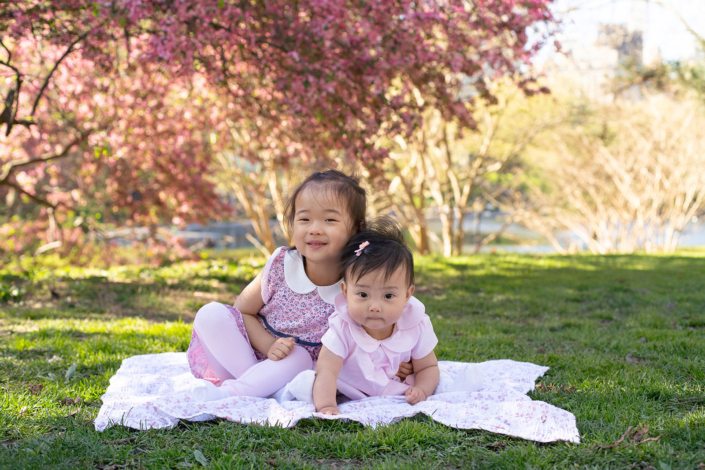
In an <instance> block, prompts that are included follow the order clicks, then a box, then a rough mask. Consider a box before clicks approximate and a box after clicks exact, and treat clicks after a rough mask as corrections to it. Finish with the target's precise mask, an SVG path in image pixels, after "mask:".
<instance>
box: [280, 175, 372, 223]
mask: <svg viewBox="0 0 705 470" xmlns="http://www.w3.org/2000/svg"><path fill="white" fill-rule="evenodd" d="M311 185H316V186H320V187H321V189H326V190H329V191H333V193H334V194H335V195H336V197H338V198H340V200H341V201H343V202H344V203H345V205H346V207H347V209H348V214H349V215H350V218H351V219H352V222H353V227H354V228H355V229H356V231H360V230H362V229H363V228H365V213H366V212H367V195H366V193H365V190H364V189H363V188H362V187H361V186H360V178H359V177H358V176H357V175H355V174H352V175H346V174H345V173H343V172H342V171H338V170H327V171H317V172H316V173H312V174H310V175H309V176H308V178H306V179H305V180H303V182H302V183H301V184H300V185H298V186H297V187H296V189H295V190H294V192H293V193H291V194H290V195H289V199H288V200H287V201H286V205H285V207H284V218H285V219H286V223H287V226H288V227H289V233H292V232H293V228H294V217H295V215H296V198H297V196H298V195H299V194H301V192H302V191H303V190H304V189H306V188H308V187H309V186H311Z"/></svg>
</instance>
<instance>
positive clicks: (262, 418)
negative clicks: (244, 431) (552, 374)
mask: <svg viewBox="0 0 705 470" xmlns="http://www.w3.org/2000/svg"><path fill="white" fill-rule="evenodd" d="M439 366H440V368H441V371H444V372H446V373H447V374H450V376H451V377H453V376H455V375H456V374H458V373H459V372H461V371H462V370H463V368H464V367H466V366H467V364H465V363H462V362H449V361H440V363H439ZM478 366H479V367H481V368H482V372H483V373H484V379H485V388H484V389H483V390H482V391H479V392H456V393H441V394H438V395H433V396H431V397H430V398H429V399H428V400H426V401H423V402H421V403H419V404H417V405H414V406H411V405H409V404H407V403H406V402H405V401H404V399H405V398H404V397H402V396H400V397H396V396H395V397H374V398H366V399H364V400H355V401H350V402H347V403H343V404H341V405H340V406H339V409H340V411H341V412H342V414H341V415H337V416H328V415H321V414H319V413H316V412H315V408H314V406H313V405H311V404H308V403H303V402H299V401H284V402H282V403H277V401H276V400H274V399H272V398H254V397H232V398H227V399H224V400H218V401H211V402H197V401H195V400H193V399H192V398H191V395H190V389H191V386H192V384H193V383H194V381H195V380H196V379H195V378H194V376H193V375H191V373H190V371H189V367H188V363H187V361H186V353H164V354H149V355H144V356H134V357H130V358H128V359H125V360H124V361H122V366H120V369H119V370H118V371H117V373H116V374H115V375H114V376H113V377H112V378H111V379H110V386H109V387H108V390H107V391H106V392H105V395H103V397H102V399H103V406H102V407H101V408H100V412H99V413H98V417H97V418H96V420H95V428H96V430H98V431H103V430H105V429H106V428H108V427H110V426H113V425H116V424H117V425H124V426H129V427H131V428H135V429H151V428H170V427H173V426H175V425H176V424H177V423H178V421H179V420H180V419H183V420H187V421H205V420H209V419H214V418H216V417H217V418H225V419H228V420H230V421H236V422H239V423H243V424H245V423H253V424H263V425H272V426H284V427H291V426H294V425H295V424H296V423H297V422H298V421H299V420H300V419H307V418H313V417H316V418H320V419H348V420H353V421H358V422H360V423H362V424H364V425H367V426H372V427H376V426H379V425H385V424H391V423H393V422H395V421H397V420H399V419H401V418H407V417H410V416H413V415H415V414H417V413H424V414H426V415H428V416H430V417H431V418H433V419H434V420H435V421H438V422H439V423H443V424H445V425H448V426H451V427H454V428H459V429H484V430H486V431H491V432H495V433H500V434H506V435H509V436H515V437H520V438H523V439H529V440H532V441H538V442H552V441H561V440H562V441H569V442H575V443H579V442H580V435H579V434H578V429H577V427H576V426H575V416H573V414H572V413H569V412H567V411H565V410H562V409H560V408H556V407H555V406H552V405H549V404H548V403H544V402H540V401H532V400H531V399H530V398H529V397H527V396H526V393H528V392H529V391H531V390H533V389H534V382H535V381H536V379H537V378H538V377H540V376H542V375H543V374H544V373H545V372H546V371H547V370H548V367H543V366H538V365H535V364H531V363H528V362H515V361H510V360H500V361H487V362H483V363H480V364H478Z"/></svg>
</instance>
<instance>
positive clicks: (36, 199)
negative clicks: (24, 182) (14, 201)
mask: <svg viewBox="0 0 705 470" xmlns="http://www.w3.org/2000/svg"><path fill="white" fill-rule="evenodd" d="M0 185H4V186H9V187H11V188H15V190H17V191H19V192H20V193H22V194H25V195H26V196H27V197H28V198H30V199H31V200H33V201H34V202H36V203H37V204H41V205H42V206H46V207H51V208H52V209H56V207H57V206H58V205H54V204H52V203H51V202H49V201H46V200H44V199H42V198H39V197H37V196H35V195H34V194H32V193H30V192H27V191H25V190H24V189H22V187H21V186H20V185H18V184H16V183H13V182H11V181H0Z"/></svg>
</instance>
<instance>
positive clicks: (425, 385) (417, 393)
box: [406, 351, 440, 405]
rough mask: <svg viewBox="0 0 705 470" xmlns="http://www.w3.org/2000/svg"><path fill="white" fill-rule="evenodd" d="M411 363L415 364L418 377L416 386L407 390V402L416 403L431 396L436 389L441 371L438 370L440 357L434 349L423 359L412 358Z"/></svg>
mask: <svg viewBox="0 0 705 470" xmlns="http://www.w3.org/2000/svg"><path fill="white" fill-rule="evenodd" d="M411 363H412V364H413V365H414V371H415V372H416V377H415V379H414V386H413V387H411V388H410V389H409V390H407V391H406V402H407V403H410V404H412V405H415V404H417V403H418V402H420V401H424V400H425V399H427V398H428V397H430V396H431V394H433V391H434V390H436V387H437V386H438V380H439V379H440V371H439V370H438V359H436V354H435V353H434V352H433V351H431V353H430V354H428V355H427V356H424V357H422V358H421V359H413V358H412V359H411Z"/></svg>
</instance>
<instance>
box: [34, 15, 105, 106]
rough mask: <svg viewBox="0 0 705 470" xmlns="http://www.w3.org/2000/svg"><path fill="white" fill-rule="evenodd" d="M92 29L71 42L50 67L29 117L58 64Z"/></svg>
mask: <svg viewBox="0 0 705 470" xmlns="http://www.w3.org/2000/svg"><path fill="white" fill-rule="evenodd" d="M91 31H92V29H89V30H88V31H86V32H85V33H83V34H81V35H80V36H79V37H78V38H76V40H75V41H74V42H72V43H71V44H70V45H69V47H68V48H67V49H66V51H65V52H64V53H63V55H62V56H61V57H60V58H59V60H58V61H56V63H55V64H54V67H52V69H51V71H50V72H49V74H48V75H47V76H46V78H45V79H44V83H43V84H42V87H41V88H40V89H39V94H38V95H37V98H36V99H35V100H34V105H33V106H32V112H31V113H30V116H34V113H35V111H36V110H37V105H39V100H41V99H42V95H43V94H44V90H46V87H47V86H49V80H50V79H51V76H52V75H53V74H54V71H56V69H57V68H58V67H59V64H61V62H62V61H63V60H64V59H65V58H66V56H68V55H69V54H70V53H71V51H72V50H73V48H74V46H75V45H76V44H78V43H79V42H81V41H83V40H84V39H85V38H86V36H88V33H90V32H91Z"/></svg>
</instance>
